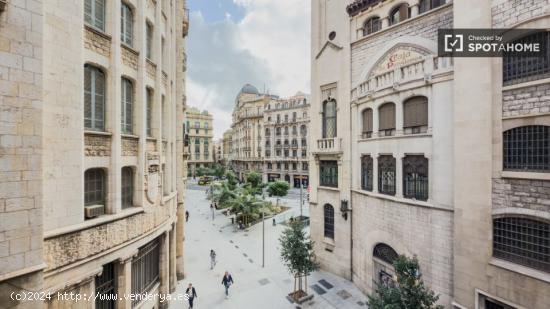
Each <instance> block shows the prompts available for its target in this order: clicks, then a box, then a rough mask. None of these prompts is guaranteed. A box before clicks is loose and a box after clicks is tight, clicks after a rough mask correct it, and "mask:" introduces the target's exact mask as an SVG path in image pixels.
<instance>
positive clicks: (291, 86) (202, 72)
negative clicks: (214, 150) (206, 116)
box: [187, 0, 310, 138]
mask: <svg viewBox="0 0 550 309" xmlns="http://www.w3.org/2000/svg"><path fill="white" fill-rule="evenodd" d="M233 2H234V3H235V4H236V5H239V6H241V7H243V8H244V9H245V16H244V17H243V19H242V20H240V21H238V22H234V21H232V19H231V17H230V15H229V16H228V15H227V14H226V18H225V19H224V20H222V21H218V22H215V23H207V22H205V21H204V18H203V17H202V15H201V14H200V12H195V13H193V14H192V16H191V28H190V35H189V40H188V45H187V46H188V54H189V62H188V63H189V71H188V81H187V93H188V98H189V100H188V103H189V105H191V106H195V107H198V108H200V109H208V110H209V112H210V113H212V114H213V115H214V118H215V122H214V133H215V137H216V138H220V137H221V136H222V134H223V132H224V131H225V130H226V129H228V128H229V126H230V124H231V112H232V110H233V106H234V99H235V96H236V95H237V92H238V91H239V90H240V88H241V87H242V85H244V84H245V83H251V84H254V85H256V87H258V89H260V90H262V89H263V87H264V85H265V86H266V87H267V88H269V90H270V93H273V94H278V95H281V96H290V95H293V94H294V93H296V92H297V91H298V90H301V91H304V92H309V85H310V84H309V76H310V69H309V68H310V52H309V50H310V43H309V42H310V40H309V37H310V23H309V21H310V7H309V5H310V4H309V1H308V0H277V1H273V0H233Z"/></svg>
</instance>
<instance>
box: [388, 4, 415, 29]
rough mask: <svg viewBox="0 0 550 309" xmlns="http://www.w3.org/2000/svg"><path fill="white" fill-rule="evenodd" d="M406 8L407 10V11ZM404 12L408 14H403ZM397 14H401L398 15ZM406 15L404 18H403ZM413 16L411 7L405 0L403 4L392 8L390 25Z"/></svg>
mask: <svg viewBox="0 0 550 309" xmlns="http://www.w3.org/2000/svg"><path fill="white" fill-rule="evenodd" d="M405 10H406V12H405ZM404 13H406V14H407V16H405V17H404V16H403V15H404ZM396 14H399V15H397V16H396ZM403 17H404V18H403ZM409 18H411V7H410V6H409V4H408V3H406V2H403V3H401V4H398V5H396V6H395V7H394V8H393V9H391V11H390V14H389V16H388V21H389V24H390V26H393V25H397V24H399V23H401V22H403V21H405V20H407V19H409Z"/></svg>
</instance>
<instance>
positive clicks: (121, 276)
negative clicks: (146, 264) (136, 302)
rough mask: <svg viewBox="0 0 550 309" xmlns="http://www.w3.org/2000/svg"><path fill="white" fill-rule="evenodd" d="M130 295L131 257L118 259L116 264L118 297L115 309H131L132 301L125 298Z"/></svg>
mask: <svg viewBox="0 0 550 309" xmlns="http://www.w3.org/2000/svg"><path fill="white" fill-rule="evenodd" d="M130 293H132V257H131V256H130V257H125V258H122V259H119V263H118V264H116V294H117V296H118V300H117V304H116V307H117V308H118V309H131V308H132V301H131V300H130V299H127V297H126V296H128V295H130Z"/></svg>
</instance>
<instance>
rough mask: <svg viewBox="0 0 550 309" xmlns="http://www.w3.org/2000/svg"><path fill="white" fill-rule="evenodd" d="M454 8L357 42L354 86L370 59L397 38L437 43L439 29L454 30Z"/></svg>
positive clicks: (354, 58) (353, 65)
mask: <svg viewBox="0 0 550 309" xmlns="http://www.w3.org/2000/svg"><path fill="white" fill-rule="evenodd" d="M452 25H453V11H452V6H450V7H447V8H444V9H441V10H439V11H437V12H432V13H429V14H428V15H427V16H424V17H419V18H416V19H415V20H411V21H409V22H405V23H404V24H402V25H398V26H396V27H394V28H393V29H390V30H387V31H385V32H383V33H380V34H378V35H377V34H374V35H372V36H371V38H370V39H368V40H365V41H361V42H357V43H355V44H353V45H352V47H351V78H352V83H351V84H352V85H355V84H356V83H358V82H360V80H359V78H360V77H361V73H362V72H363V70H364V69H365V65H366V64H367V63H368V62H369V58H370V57H372V56H373V55H374V54H375V53H377V52H378V51H379V50H380V49H381V48H383V47H384V45H385V44H386V43H387V42H388V41H390V40H393V39H395V38H397V37H400V36H404V35H410V36H415V37H422V38H426V39H430V40H433V41H434V42H435V41H437V29H439V28H452Z"/></svg>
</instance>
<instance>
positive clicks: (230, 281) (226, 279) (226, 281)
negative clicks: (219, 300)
mask: <svg viewBox="0 0 550 309" xmlns="http://www.w3.org/2000/svg"><path fill="white" fill-rule="evenodd" d="M222 284H223V286H224V287H225V299H228V298H229V287H230V286H231V285H232V284H233V277H231V275H230V274H229V272H227V271H226V272H225V274H224V275H223V279H222Z"/></svg>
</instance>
